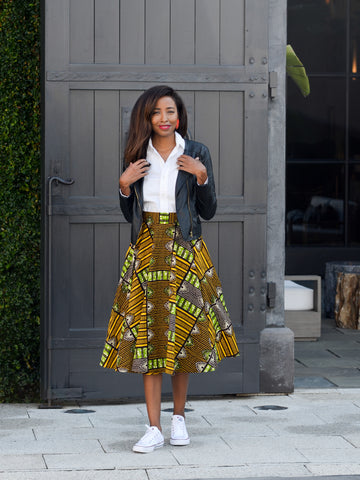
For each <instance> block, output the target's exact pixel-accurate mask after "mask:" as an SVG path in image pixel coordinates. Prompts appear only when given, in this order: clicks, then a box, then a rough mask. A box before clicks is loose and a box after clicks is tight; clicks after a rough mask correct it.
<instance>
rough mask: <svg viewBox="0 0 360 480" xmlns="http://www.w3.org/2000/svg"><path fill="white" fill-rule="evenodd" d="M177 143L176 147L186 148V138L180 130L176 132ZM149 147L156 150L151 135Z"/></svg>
mask: <svg viewBox="0 0 360 480" xmlns="http://www.w3.org/2000/svg"><path fill="white" fill-rule="evenodd" d="M175 143H176V145H175V146H176V147H180V148H182V149H184V148H185V140H184V139H183V137H182V136H181V135H180V133H178V132H175ZM149 148H152V149H153V150H155V148H154V145H153V143H152V139H151V137H150V139H149Z"/></svg>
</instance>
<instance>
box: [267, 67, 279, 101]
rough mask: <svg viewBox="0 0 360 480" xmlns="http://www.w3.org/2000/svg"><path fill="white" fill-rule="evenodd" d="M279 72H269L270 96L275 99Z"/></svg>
mask: <svg viewBox="0 0 360 480" xmlns="http://www.w3.org/2000/svg"><path fill="white" fill-rule="evenodd" d="M277 87H278V74H277V72H269V90H270V98H271V99H272V100H273V99H274V98H276V97H277Z"/></svg>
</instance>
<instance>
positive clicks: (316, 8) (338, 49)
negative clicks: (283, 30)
mask: <svg viewBox="0 0 360 480" xmlns="http://www.w3.org/2000/svg"><path fill="white" fill-rule="evenodd" d="M356 2H357V3H359V2H358V1H357V0H354V2H353V3H356ZM346 10H347V2H346V0H330V1H327V0H325V1H322V0H288V37H289V43H291V45H292V46H293V47H294V50H295V52H296V53H297V54H298V55H299V57H300V58H301V60H302V61H303V62H304V64H305V65H306V69H307V71H308V72H309V73H322V72H329V73H330V72H331V73H335V72H345V71H346V13H347V11H346Z"/></svg>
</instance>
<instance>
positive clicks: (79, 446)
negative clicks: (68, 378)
mask: <svg viewBox="0 0 360 480" xmlns="http://www.w3.org/2000/svg"><path fill="white" fill-rule="evenodd" d="M269 405H270V406H275V407H284V409H275V410H272V409H270V410H266V409H265V410H263V409H261V408H259V407H263V406H265V407H267V408H268V407H269ZM169 407H170V404H164V409H166V408H169ZM73 408H75V410H76V408H77V407H73ZM188 408H189V410H191V411H189V412H188V414H187V424H188V429H189V433H190V435H191V440H192V443H191V445H189V446H187V447H172V446H170V445H169V444H168V443H167V445H166V446H165V447H164V448H162V449H160V450H157V451H155V452H153V453H151V454H135V453H133V452H132V451H131V447H132V445H133V443H134V442H135V441H136V440H137V439H138V438H139V437H140V436H141V435H142V434H143V432H144V424H145V423H146V411H145V405H144V404H130V405H116V406H112V405H110V406H104V405H101V406H88V407H83V409H85V410H88V411H87V412H85V413H79V414H76V413H68V410H71V407H66V408H63V409H61V410H39V409H38V408H37V405H1V406H0V480H5V479H6V480H15V479H16V480H35V479H36V480H45V479H46V480H50V479H51V480H52V479H54V480H55V479H56V480H100V479H101V480H104V479H106V480H112V479H124V480H169V479H171V480H185V479H192V480H194V479H207V480H210V479H228V478H237V479H239V478H248V477H260V478H262V477H273V476H276V477H279V476H280V477H283V478H292V477H293V478H294V477H295V478H296V477H309V476H320V475H348V476H351V475H359V478H360V389H329V390H327V389H320V390H312V389H308V390H305V389H304V390H298V391H296V393H294V394H292V395H288V396H263V395H262V396H251V397H224V398H220V399H207V400H194V401H191V402H189V404H188ZM170 416H171V414H170V413H169V412H164V413H163V429H164V433H165V436H166V438H167V439H168V437H169V430H170V428H169V426H170ZM22 472H23V473H22ZM345 478H351V477H345ZM353 478H354V477H353ZM355 478H356V477H355Z"/></svg>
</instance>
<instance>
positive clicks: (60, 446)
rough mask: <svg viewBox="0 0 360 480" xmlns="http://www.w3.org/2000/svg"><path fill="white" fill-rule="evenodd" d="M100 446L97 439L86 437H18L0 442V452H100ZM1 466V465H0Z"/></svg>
mask: <svg viewBox="0 0 360 480" xmlns="http://www.w3.org/2000/svg"><path fill="white" fill-rule="evenodd" d="M101 451H102V448H101V445H100V443H99V442H98V441H97V440H88V439H52V440H46V441H36V440H35V439H34V440H33V441H31V442H27V441H26V440H22V439H19V440H17V441H12V442H8V441H6V440H3V441H1V442H0V452H1V454H2V455H11V454H12V453H14V452H16V454H17V455H32V454H49V453H74V454H75V453H86V452H94V453H96V452H101ZM0 468H1V467H0Z"/></svg>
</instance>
